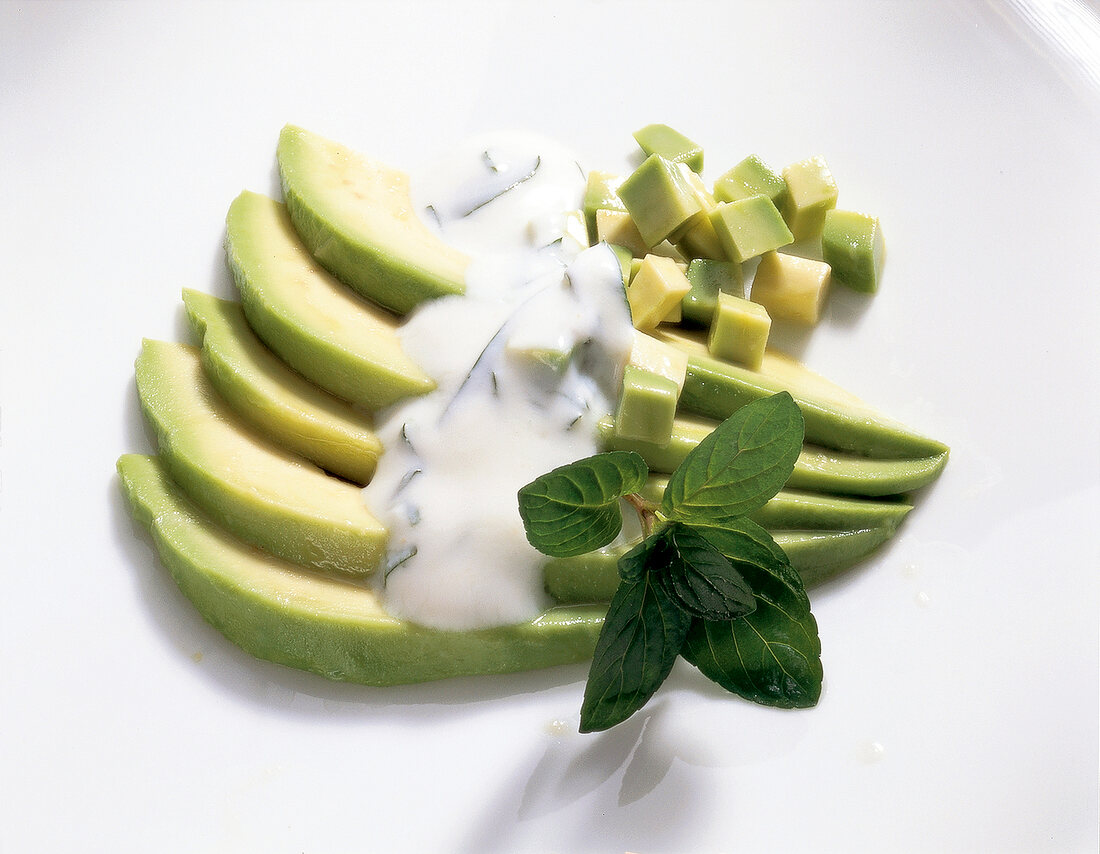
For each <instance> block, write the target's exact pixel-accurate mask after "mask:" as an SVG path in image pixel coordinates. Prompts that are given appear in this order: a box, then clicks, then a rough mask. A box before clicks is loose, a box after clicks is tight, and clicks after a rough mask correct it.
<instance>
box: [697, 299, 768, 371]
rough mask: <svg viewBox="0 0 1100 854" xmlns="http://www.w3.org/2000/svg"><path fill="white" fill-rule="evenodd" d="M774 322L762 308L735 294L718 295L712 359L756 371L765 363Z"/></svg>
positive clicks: (710, 346)
mask: <svg viewBox="0 0 1100 854" xmlns="http://www.w3.org/2000/svg"><path fill="white" fill-rule="evenodd" d="M771 328H772V319H771V317H769V316H768V312H767V309H765V308H764V306H762V305H758V304H757V303H754V302H749V301H748V300H747V299H742V298H741V297H735V296H733V295H732V294H721V293H720V294H718V306H717V307H716V308H715V310H714V319H713V320H711V323H710V337H709V338H708V339H707V350H709V351H710V353H711V355H712V356H717V357H718V358H719V359H725V360H726V361H728V362H736V363H737V364H739V365H744V366H745V367H747V368H751V369H752V370H756V369H758V368H759V367H760V363H761V362H762V361H763V359H764V349H765V347H767V345H768V334H769V333H770V332H771Z"/></svg>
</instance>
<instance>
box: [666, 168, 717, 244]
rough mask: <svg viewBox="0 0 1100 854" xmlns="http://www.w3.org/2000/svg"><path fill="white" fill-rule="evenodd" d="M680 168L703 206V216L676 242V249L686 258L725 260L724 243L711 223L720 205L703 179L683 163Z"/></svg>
mask: <svg viewBox="0 0 1100 854" xmlns="http://www.w3.org/2000/svg"><path fill="white" fill-rule="evenodd" d="M678 166H679V167H680V171H681V172H682V173H683V175H684V178H685V179H686V180H687V182H688V184H689V186H690V187H691V188H692V190H694V191H695V197H696V198H697V199H698V200H699V204H700V205H701V206H702V209H703V215H702V216H700V217H697V218H696V220H695V222H694V223H693V224H692V225H690V226H689V227H688V228H687V230H686V231H684V233H683V235H682V236H681V237H680V239H679V240H678V241H677V242H676V248H677V249H679V250H680V252H681V253H683V255H684V257H686V258H724V257H725V252H724V251H723V249H722V242H721V241H720V240H719V239H718V234H717V233H716V232H715V230H714V225H713V224H712V223H711V221H710V214H711V212H712V211H713V210H714V209H715V207H717V205H718V203H717V202H716V201H715V200H714V196H712V195H711V193H710V191H709V190H707V188H706V185H705V184H704V183H703V179H702V178H700V177H699V176H698V175H696V174H695V173H694V172H692V171H691V170H690V169H688V168H687V167H686V166H685V165H684V164H683V163H680V164H678Z"/></svg>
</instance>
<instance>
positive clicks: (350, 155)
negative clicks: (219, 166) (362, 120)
mask: <svg viewBox="0 0 1100 854" xmlns="http://www.w3.org/2000/svg"><path fill="white" fill-rule="evenodd" d="M277 154H278V160H279V174H280V175H281V177H282V183H283V194H284V196H285V197H286V204H287V208H288V210H289V211H290V218H291V220H292V221H293V222H294V227H295V228H296V229H297V231H298V234H299V235H301V238H302V242H303V243H305V245H306V246H307V247H309V251H310V252H312V253H313V256H314V257H315V258H316V259H317V260H318V261H319V262H320V263H321V264H322V265H323V266H324V267H325V269H327V270H328V271H329V272H331V273H332V274H333V275H334V276H336V278H338V279H339V280H340V281H342V282H344V283H345V284H346V285H348V286H350V287H352V288H354V289H355V290H356V291H358V292H359V293H360V294H362V295H363V296H365V297H367V298H368V299H372V300H374V301H375V302H377V303H378V304H379V305H384V306H385V307H386V308H389V309H392V310H393V311H396V312H399V313H402V314H403V313H405V312H407V311H409V310H410V309H412V308H414V307H415V306H417V305H418V304H420V303H421V302H423V301H424V300H427V299H433V298H435V297H440V296H446V295H448V294H460V293H463V291H464V290H465V272H466V265H467V264H468V263H469V258H468V257H467V256H466V255H464V254H463V253H461V252H459V251H457V250H455V249H452V248H451V247H449V246H447V245H446V244H445V243H444V242H443V241H442V240H440V239H439V237H437V236H436V235H435V234H433V233H432V232H431V231H429V230H428V229H427V227H426V226H425V225H424V223H423V222H421V221H420V219H419V218H418V217H417V216H416V214H415V213H414V212H413V210H412V203H411V202H410V200H409V178H408V176H407V175H406V174H405V173H403V172H399V171H398V170H396V169H391V168H390V167H388V166H385V165H383V164H381V163H378V162H377V161H374V160H370V159H368V158H366V157H362V156H361V155H359V154H356V153H355V152H353V151H351V150H349V149H348V148H345V147H344V146H342V145H339V144H338V143H335V142H332V141H331V140H328V139H324V138H323V137H320V136H317V135H316V134H313V133H310V132H309V131H307V130H303V129H302V128H300V127H295V126H293V125H287V126H286V127H285V128H283V130H282V133H281V134H280V135H279V147H278V153H277Z"/></svg>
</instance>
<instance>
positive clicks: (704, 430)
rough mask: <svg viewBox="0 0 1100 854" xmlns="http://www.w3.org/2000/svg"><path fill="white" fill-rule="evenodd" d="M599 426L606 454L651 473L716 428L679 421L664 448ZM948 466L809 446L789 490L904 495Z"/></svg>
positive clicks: (943, 459)
mask: <svg viewBox="0 0 1100 854" xmlns="http://www.w3.org/2000/svg"><path fill="white" fill-rule="evenodd" d="M597 426H598V429H599V431H600V440H601V443H602V445H603V447H604V450H608V451H636V452H637V453H639V454H641V455H642V458H643V459H644V460H645V461H646V465H648V466H649V468H650V470H651V471H654V472H664V473H671V472H673V471H675V470H676V468H677V466H679V465H680V463H682V462H683V461H684V457H686V456H687V455H688V454H689V453H690V452H691V451H692V449H693V448H694V447H695V446H696V445H698V444H699V443H700V442H702V441H703V439H704V438H706V437H707V436H708V435H709V434H710V432H711V431H712V430H713V429H714V428H715V427H716V426H717V425H716V424H715V423H714V422H713V421H705V420H702V419H698V418H677V419H676V420H675V421H674V422H673V425H672V435H671V438H670V439H669V442H668V444H666V445H657V444H654V443H652V442H643V441H641V440H638V439H622V438H620V437H618V436H616V435H615V422H614V420H613V419H612V418H610V417H609V416H605V417H603V418H601V419H600V421H599V423H598V425H597ZM945 465H947V451H944V452H942V453H940V454H936V455H933V456H929V457H921V458H919V459H911V460H902V459H885V460H877V459H870V458H868V457H857V456H852V455H849V454H842V453H840V452H837V451H830V450H826V449H824V448H814V447H811V446H806V447H803V449H802V453H801V454H799V455H798V460H797V462H795V466H794V472H793V473H792V474H791V476H790V478H789V479H788V480H787V483H786V484H785V488H788V489H809V490H814V491H817V492H834V493H839V494H841V495H866V496H883V495H900V494H901V493H904V492H911V491H912V490H914V489H920V487H922V486H927V485H928V484H929V483H931V482H932V481H934V480H935V479H936V478H937V477H939V474H940V472H941V471H943V467H944V466H945Z"/></svg>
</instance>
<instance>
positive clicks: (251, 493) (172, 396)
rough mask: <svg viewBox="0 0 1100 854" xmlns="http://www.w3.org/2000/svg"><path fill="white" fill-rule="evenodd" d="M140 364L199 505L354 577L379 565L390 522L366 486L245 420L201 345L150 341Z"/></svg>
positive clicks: (251, 537)
mask: <svg viewBox="0 0 1100 854" xmlns="http://www.w3.org/2000/svg"><path fill="white" fill-rule="evenodd" d="M136 367H137V386H138V396H139V397H140V398H141V406H142V410H143V411H144V413H145V415H146V417H147V418H148V420H149V422H150V424H152V426H153V428H154V429H155V430H156V433H157V440H158V444H159V447H160V456H161V458H162V459H163V460H164V463H165V465H166V466H167V467H168V470H169V471H170V472H171V473H172V477H173V478H174V479H175V480H176V481H177V482H178V483H179V484H180V486H182V487H183V488H184V489H185V490H186V491H187V494H188V495H189V496H191V498H192V500H194V501H195V503H196V504H198V505H199V506H201V507H202V508H203V509H204V510H205V511H206V512H207V513H209V514H210V515H212V516H213V517H215V518H216V519H218V520H219V521H220V522H221V523H222V524H224V525H225V527H227V528H228V529H229V530H230V531H232V532H233V533H235V534H236V535H237V536H239V537H241V538H242V539H244V540H247V541H248V542H249V543H252V544H253V545H256V546H259V547H260V548H263V549H266V550H267V551H269V552H272V553H273V554H277V555H279V556H280V557H283V558H285V559H287V560H290V561H293V562H295V563H300V564H304V565H306V566H310V567H313V568H315V569H318V570H321V571H326V572H335V573H341V574H347V575H358V576H361V575H365V574H367V573H369V572H372V571H373V570H374V569H375V568H376V565H377V563H378V561H379V559H380V557H381V555H382V551H383V548H384V546H385V541H386V530H385V528H383V527H382V525H381V524H380V523H379V522H378V521H377V520H376V519H375V518H374V517H373V516H371V514H370V513H369V512H368V510H367V506H366V504H365V503H364V501H363V499H362V495H361V493H360V490H359V489H358V488H357V487H355V486H353V485H351V484H349V483H345V482H344V481H342V480H338V479H336V478H334V477H330V476H329V475H327V474H325V473H324V472H323V471H321V469H319V468H317V467H316V466H314V465H312V464H311V463H309V462H307V461H306V460H304V459H301V458H300V457H297V456H295V455H293V454H291V453H289V452H287V451H285V450H283V449H282V448H280V447H278V446H277V445H274V444H272V443H271V442H269V441H267V440H266V439H264V438H263V437H261V436H260V435H259V434H257V433H255V432H253V431H252V430H251V429H249V428H248V427H246V426H245V425H244V424H243V423H242V422H241V420H240V419H239V418H237V416H236V415H234V414H233V411H232V410H231V409H230V408H229V407H228V406H227V405H226V404H225V402H224V401H223V400H222V399H221V397H220V396H219V395H218V393H217V392H216V391H214V389H213V388H212V387H211V385H210V384H209V382H208V381H207V379H206V376H205V375H204V373H203V370H202V366H201V364H200V360H199V354H198V352H197V351H196V350H195V348H193V347H189V346H187V345H186V344H170V343H165V342H162V341H148V340H147V341H146V342H145V346H144V347H143V349H142V351H141V355H140V356H138V359H137V366H136Z"/></svg>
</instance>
